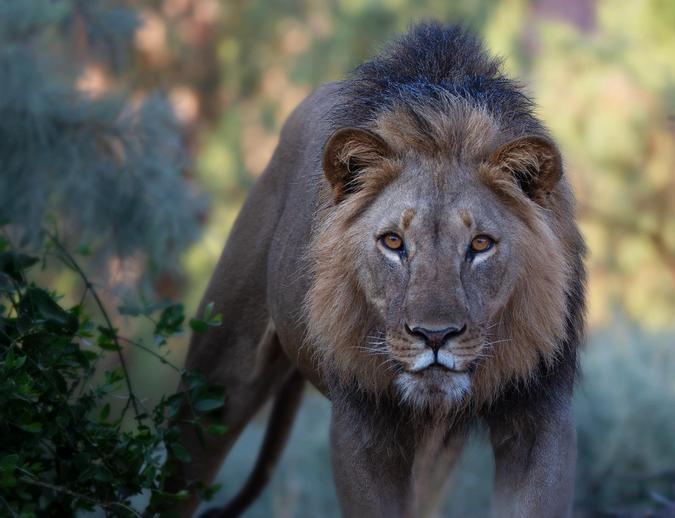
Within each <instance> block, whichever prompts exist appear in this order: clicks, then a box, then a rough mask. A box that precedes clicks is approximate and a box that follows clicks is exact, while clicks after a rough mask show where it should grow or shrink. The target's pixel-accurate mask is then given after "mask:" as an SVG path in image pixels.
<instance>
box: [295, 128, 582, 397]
mask: <svg viewBox="0 0 675 518" xmlns="http://www.w3.org/2000/svg"><path fill="white" fill-rule="evenodd" d="M468 120H469V121H470V120H471V119H470V118H469V119H468ZM395 125H396V129H395V130H391V128H389V131H388V130H387V128H386V127H385V128H384V129H383V128H382V126H383V125H381V127H380V130H381V131H382V132H384V133H387V131H388V133H387V134H388V135H389V139H388V141H385V140H384V139H383V138H381V137H380V136H378V135H376V134H374V133H370V132H364V131H361V130H344V131H341V132H338V133H337V134H336V135H335V136H334V137H333V138H332V140H331V142H329V144H328V145H327V150H326V154H325V155H324V170H325V173H326V176H327V178H328V180H329V182H330V185H331V186H332V188H333V192H332V194H333V204H334V205H333V206H332V207H330V208H329V209H327V210H326V213H325V214H326V215H325V216H324V218H323V220H322V222H321V225H319V226H318V227H317V230H316V232H315V234H314V240H313V243H312V254H313V260H314V281H313V285H312V287H311V289H310V292H309V294H308V309H309V319H310V335H311V337H312V338H314V339H315V340H316V342H317V343H318V344H319V347H320V351H319V352H320V357H321V359H322V360H323V362H324V365H325V366H326V367H327V368H329V369H330V370H332V371H334V372H336V373H337V374H339V375H340V376H341V377H342V378H343V379H345V380H348V379H352V380H356V381H357V382H358V383H359V384H360V385H361V386H362V387H365V388H367V389H372V390H375V391H380V392H381V391H384V390H388V391H391V392H393V393H395V394H397V395H398V397H399V398H400V399H401V400H402V401H403V402H405V403H408V404H410V405H411V406H413V407H415V408H431V409H435V408H443V409H445V410H447V409H449V408H452V407H454V406H456V405H458V404H460V403H461V402H468V401H471V400H473V401H476V400H477V401H482V402H486V401H490V400H491V399H492V398H493V397H494V396H495V394H496V393H498V391H499V390H500V387H502V386H503V385H504V384H505V383H506V382H508V381H509V380H511V379H514V378H520V379H526V378H527V377H528V376H529V375H531V374H532V372H533V371H534V369H535V368H536V366H537V365H538V364H539V363H540V362H541V361H542V360H543V361H545V362H550V361H553V360H554V359H555V356H556V354H557V351H558V350H559V344H560V342H561V339H562V337H563V336H564V332H565V311H566V308H565V289H566V285H567V284H568V281H569V277H568V275H569V267H568V261H567V256H566V249H565V240H566V239H567V237H566V236H565V235H564V234H565V233H566V232H568V231H569V228H571V227H569V225H573V222H572V219H571V218H569V219H568V220H566V221H562V222H561V220H560V218H559V214H558V213H564V212H565V211H568V212H569V211H570V207H569V203H568V202H569V199H568V198H567V196H568V194H569V192H568V190H567V188H566V186H565V185H564V183H563V182H559V179H560V174H561V169H560V159H559V155H558V154H557V150H555V148H554V147H553V145H552V144H551V143H550V142H548V141H546V140H545V139H541V138H537V137H534V138H530V137H526V138H517V139H514V140H511V141H507V142H506V143H503V142H502V144H499V143H498V142H497V143H495V142H494V141H495V139H497V136H495V135H494V134H489V133H490V130H492V131H493V133H494V128H492V127H490V126H489V125H488V127H487V128H485V127H484V128H481V127H480V126H479V125H478V124H475V123H474V124H471V125H469V126H470V127H471V128H473V129H474V130H475V131H484V132H485V133H487V134H488V136H487V137H485V136H483V138H482V139H477V140H480V142H481V143H482V144H483V146H484V147H483V148H481V145H479V144H474V145H473V147H472V146H470V145H467V144H466V142H467V141H468V142H470V135H464V137H465V139H464V140H463V141H462V142H463V144H462V145H463V146H464V147H462V148H460V146H459V145H457V146H455V148H454V149H453V148H452V147H451V146H449V147H448V148H447V149H445V148H443V147H440V146H439V147H440V149H439V148H436V149H432V150H429V149H426V150H425V152H419V150H418V149H415V146H412V145H410V142H411V141H413V142H414V137H415V135H406V134H404V133H403V134H402V133H401V131H402V130H401V129H400V128H401V127H402V126H403V125H402V124H401V121H400V118H399V119H396V120H395ZM397 131H398V132H399V133H398V134H397V133H396V132H397ZM451 137H454V138H459V137H462V135H460V134H458V132H457V131H456V130H455V131H454V133H452V135H451ZM451 137H448V138H451ZM397 139H398V140H397ZM491 139H492V140H491ZM439 140H440V141H442V139H439ZM474 140H476V139H474ZM445 141H446V142H447V140H445ZM485 148H487V151H486V149H485ZM552 193H553V194H552Z"/></svg>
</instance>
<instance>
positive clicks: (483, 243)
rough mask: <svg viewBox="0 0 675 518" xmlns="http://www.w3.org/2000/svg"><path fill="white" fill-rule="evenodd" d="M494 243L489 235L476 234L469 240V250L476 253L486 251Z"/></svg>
mask: <svg viewBox="0 0 675 518" xmlns="http://www.w3.org/2000/svg"><path fill="white" fill-rule="evenodd" d="M494 244H495V242H494V240H493V239H492V238H491V237H488V236H482V235H481V236H476V237H474V238H473V240H472V241H471V251H472V252H476V253H480V252H487V251H488V250H490V248H492V245H494Z"/></svg>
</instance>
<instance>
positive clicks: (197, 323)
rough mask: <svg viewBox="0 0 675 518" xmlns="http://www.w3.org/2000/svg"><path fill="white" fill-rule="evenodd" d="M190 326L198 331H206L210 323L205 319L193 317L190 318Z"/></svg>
mask: <svg viewBox="0 0 675 518" xmlns="http://www.w3.org/2000/svg"><path fill="white" fill-rule="evenodd" d="M190 328H191V329H192V330H193V331H195V332H197V333H205V332H206V331H208V330H209V325H208V324H207V323H206V322H204V321H203V320H197V319H195V318H192V319H190Z"/></svg>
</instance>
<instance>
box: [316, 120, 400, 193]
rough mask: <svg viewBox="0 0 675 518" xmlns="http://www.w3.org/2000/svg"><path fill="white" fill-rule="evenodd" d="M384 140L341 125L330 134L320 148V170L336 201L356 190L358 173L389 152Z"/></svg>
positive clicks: (362, 130) (368, 132)
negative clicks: (321, 168)
mask: <svg viewBox="0 0 675 518" xmlns="http://www.w3.org/2000/svg"><path fill="white" fill-rule="evenodd" d="M390 153H391V150H390V148H389V146H388V145H387V143H386V142H385V141H384V140H382V138H381V137H379V136H378V135H376V134H375V133H373V132H371V131H368V130H364V129H360V128H342V129H339V130H337V131H336V132H335V133H333V134H332V135H331V137H330V138H329V139H328V141H327V142H326V145H325V146H324V152H323V171H324V174H325V175H326V178H327V179H328V182H329V183H330V184H331V186H332V187H333V197H334V199H335V202H336V203H338V202H340V201H341V200H342V199H343V198H344V197H345V196H347V195H348V194H349V193H351V192H354V191H356V190H358V187H359V174H360V173H361V172H362V171H363V169H365V168H367V167H370V166H373V165H376V164H377V163H378V162H379V161H381V160H382V159H383V158H386V157H388V156H389V155H390Z"/></svg>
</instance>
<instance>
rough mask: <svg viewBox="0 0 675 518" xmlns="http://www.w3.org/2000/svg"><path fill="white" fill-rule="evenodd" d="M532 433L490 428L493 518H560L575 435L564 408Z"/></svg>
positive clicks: (569, 497) (570, 495)
mask: <svg viewBox="0 0 675 518" xmlns="http://www.w3.org/2000/svg"><path fill="white" fill-rule="evenodd" d="M564 406H565V407H564V408H557V409H555V410H553V411H552V412H550V414H549V416H548V417H547V418H544V420H543V422H542V421H540V422H537V423H536V425H535V426H534V429H529V430H524V431H523V432H524V433H518V434H513V433H512V431H509V430H507V429H505V428H502V427H500V426H493V427H492V429H491V438H492V446H493V449H494V453H495V463H496V473H495V494H494V500H493V512H492V514H493V516H494V517H495V518H516V517H517V518H535V517H542V516H546V517H549V518H565V517H568V516H570V515H571V511H572V503H573V499H574V469H575V463H576V431H575V428H574V419H573V417H572V412H571V408H570V404H569V403H567V404H565V405H564Z"/></svg>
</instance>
